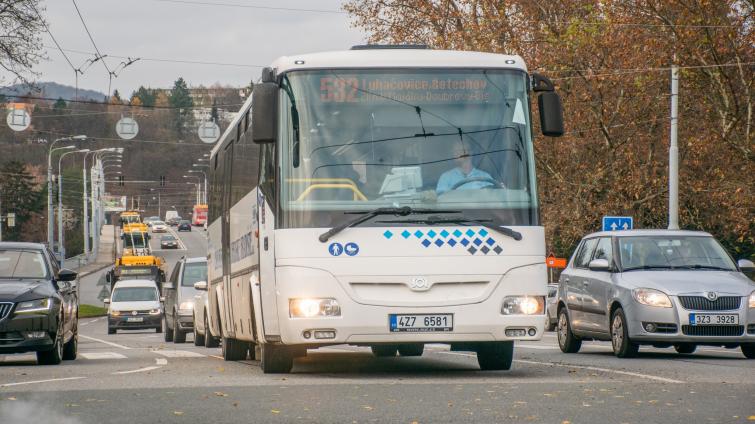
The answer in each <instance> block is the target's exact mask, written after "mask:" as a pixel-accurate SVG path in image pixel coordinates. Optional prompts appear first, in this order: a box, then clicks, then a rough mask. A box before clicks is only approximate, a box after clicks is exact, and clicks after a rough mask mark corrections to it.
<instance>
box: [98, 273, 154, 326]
mask: <svg viewBox="0 0 755 424" xmlns="http://www.w3.org/2000/svg"><path fill="white" fill-rule="evenodd" d="M160 301H161V299H160V293H159V292H158V290H157V284H155V282H154V281H152V280H121V281H118V282H117V283H115V287H114V288H113V294H112V295H111V296H110V299H105V303H106V304H109V308H108V313H107V333H108V334H115V333H116V331H118V330H143V329H149V328H154V329H155V330H156V331H157V332H158V333H162V331H163V324H162V313H163V311H162V305H161V304H160Z"/></svg>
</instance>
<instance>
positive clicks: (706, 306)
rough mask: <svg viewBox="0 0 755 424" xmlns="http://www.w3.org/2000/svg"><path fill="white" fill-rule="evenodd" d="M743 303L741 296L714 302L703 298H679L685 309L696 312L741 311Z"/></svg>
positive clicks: (724, 297)
mask: <svg viewBox="0 0 755 424" xmlns="http://www.w3.org/2000/svg"><path fill="white" fill-rule="evenodd" d="M741 301H742V298H741V297H739V296H722V297H719V298H718V299H716V300H713V301H711V300H708V298H706V297H703V296H679V302H681V304H682V307H684V309H690V310H695V311H731V310H734V309H739V302H741Z"/></svg>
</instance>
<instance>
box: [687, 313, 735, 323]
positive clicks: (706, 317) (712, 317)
mask: <svg viewBox="0 0 755 424" xmlns="http://www.w3.org/2000/svg"><path fill="white" fill-rule="evenodd" d="M689 325H739V315H738V314H689Z"/></svg>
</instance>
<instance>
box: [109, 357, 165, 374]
mask: <svg viewBox="0 0 755 424" xmlns="http://www.w3.org/2000/svg"><path fill="white" fill-rule="evenodd" d="M155 363H157V366H151V367H144V368H139V369H136V370H129V371H116V372H113V373H110V374H112V375H123V374H135V373H138V372H147V371H152V370H156V369H159V368H162V367H163V365H168V360H167V359H165V358H156V359H155Z"/></svg>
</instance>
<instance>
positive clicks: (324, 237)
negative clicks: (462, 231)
mask: <svg viewBox="0 0 755 424" xmlns="http://www.w3.org/2000/svg"><path fill="white" fill-rule="evenodd" d="M344 213H345V214H364V215H362V216H360V217H358V218H356V219H353V220H351V221H347V222H344V223H343V224H341V225H337V226H335V227H333V228H331V229H329V230H328V231H326V232H324V233H322V234H320V237H319V238H318V239H319V240H320V241H321V242H322V243H325V242H326V241H328V240H329V239H330V238H331V237H333V236H334V235H336V234H338V233H340V232H341V231H343V230H345V229H347V228H349V227H356V226H357V225H359V224H362V223H363V222H366V221H368V220H370V219H372V218H374V217H376V216H378V215H397V216H407V215H411V214H421V213H461V211H453V210H438V209H420V208H412V207H410V206H402V207H387V208H377V209H374V210H372V211H369V212H344Z"/></svg>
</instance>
